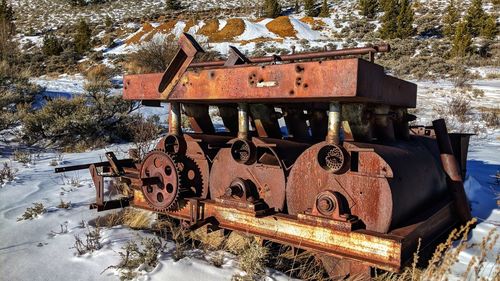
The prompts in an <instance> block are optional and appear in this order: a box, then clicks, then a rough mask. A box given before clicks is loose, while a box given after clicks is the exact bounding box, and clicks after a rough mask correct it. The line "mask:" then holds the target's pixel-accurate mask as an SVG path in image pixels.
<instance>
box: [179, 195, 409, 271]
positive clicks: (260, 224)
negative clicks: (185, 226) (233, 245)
mask: <svg viewBox="0 0 500 281" xmlns="http://www.w3.org/2000/svg"><path fill="white" fill-rule="evenodd" d="M188 204H190V203H188ZM199 205H200V206H201V207H200V209H199V211H200V213H201V214H202V215H203V217H200V218H199V219H204V218H209V217H214V218H215V219H216V220H217V222H218V226H219V227H221V228H225V229H230V230H236V231H241V232H244V233H249V234H253V235H257V236H260V237H263V238H265V239H268V240H271V241H275V242H278V243H282V244H289V245H294V246H297V247H299V248H302V249H306V250H312V251H316V252H320V253H324V254H327V255H332V256H337V257H345V258H350V259H353V260H355V261H360V262H363V263H367V264H370V265H371V266H374V267H377V268H381V269H385V270H390V271H399V270H400V267H401V262H402V261H401V252H402V247H401V245H402V239H401V237H398V236H392V235H384V234H378V233H375V232H369V231H365V230H357V231H348V232H343V231H338V230H334V229H332V228H331V226H322V225H313V224H309V223H308V222H306V221H299V220H297V219H296V218H295V217H293V216H288V215H284V214H275V215H270V216H265V217H256V216H255V214H253V213H251V212H245V211H243V210H239V209H236V208H228V207H225V206H220V205H218V204H217V203H215V202H214V201H211V200H205V201H202V202H200V203H199ZM187 207H188V208H184V209H183V210H181V211H180V212H173V213H169V215H171V216H173V217H176V218H178V219H183V220H190V218H191V214H190V213H189V210H190V207H189V206H187Z"/></svg>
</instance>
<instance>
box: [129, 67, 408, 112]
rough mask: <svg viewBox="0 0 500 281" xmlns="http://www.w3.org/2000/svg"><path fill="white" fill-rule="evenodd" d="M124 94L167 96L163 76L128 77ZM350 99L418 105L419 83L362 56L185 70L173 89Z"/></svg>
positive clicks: (227, 97)
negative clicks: (162, 92) (161, 82)
mask: <svg viewBox="0 0 500 281" xmlns="http://www.w3.org/2000/svg"><path fill="white" fill-rule="evenodd" d="M124 81H125V82H124V85H125V86H124V95H123V97H124V99H127V100H139V99H147V100H166V99H165V96H163V97H162V96H161V95H160V94H159V93H158V91H157V90H156V89H155V87H156V86H157V84H156V83H159V75H157V74H148V75H147V76H145V77H142V76H125V78H124ZM243 99H244V100H246V101H248V102H262V101H266V102H273V101H274V102H278V101H280V102H283V101H284V100H283V99H288V100H287V102H298V101H331V100H339V101H349V102H370V103H384V104H388V105H393V106H403V107H415V105H416V85H415V84H413V83H410V82H406V81H403V80H399V79H397V78H394V77H390V76H387V75H385V74H384V70H383V68H382V67H381V66H379V65H376V64H373V63H370V62H367V61H364V60H362V59H341V60H330V61H315V62H301V63H288V64H275V65H264V66H258V65H243V66H234V67H230V68H215V69H204V70H192V71H187V72H185V73H184V75H182V77H181V78H180V81H179V82H178V83H177V85H176V86H175V87H174V88H173V90H172V92H171V93H170V94H169V98H168V100H170V101H180V102H193V101H194V102H199V101H206V102H214V103H222V102H236V101H238V100H243Z"/></svg>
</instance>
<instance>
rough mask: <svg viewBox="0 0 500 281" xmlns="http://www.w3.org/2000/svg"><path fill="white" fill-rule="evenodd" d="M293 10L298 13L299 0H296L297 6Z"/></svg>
mask: <svg viewBox="0 0 500 281" xmlns="http://www.w3.org/2000/svg"><path fill="white" fill-rule="evenodd" d="M293 10H294V11H295V12H296V13H298V12H299V10H300V6H299V0H295V6H294V8H293Z"/></svg>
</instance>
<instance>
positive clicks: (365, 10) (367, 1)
mask: <svg viewBox="0 0 500 281" xmlns="http://www.w3.org/2000/svg"><path fill="white" fill-rule="evenodd" d="M359 10H360V12H361V14H362V15H363V16H365V17H367V18H369V19H373V18H374V17H375V15H376V14H377V11H378V1H377V0H359Z"/></svg>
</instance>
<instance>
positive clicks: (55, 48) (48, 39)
mask: <svg viewBox="0 0 500 281" xmlns="http://www.w3.org/2000/svg"><path fill="white" fill-rule="evenodd" d="M42 51H43V54H44V55H46V56H58V55H60V54H61V53H62V52H63V47H62V44H61V41H60V40H59V39H58V38H57V37H56V36H55V35H54V34H52V33H48V34H46V35H45V36H44V37H43V47H42Z"/></svg>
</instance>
